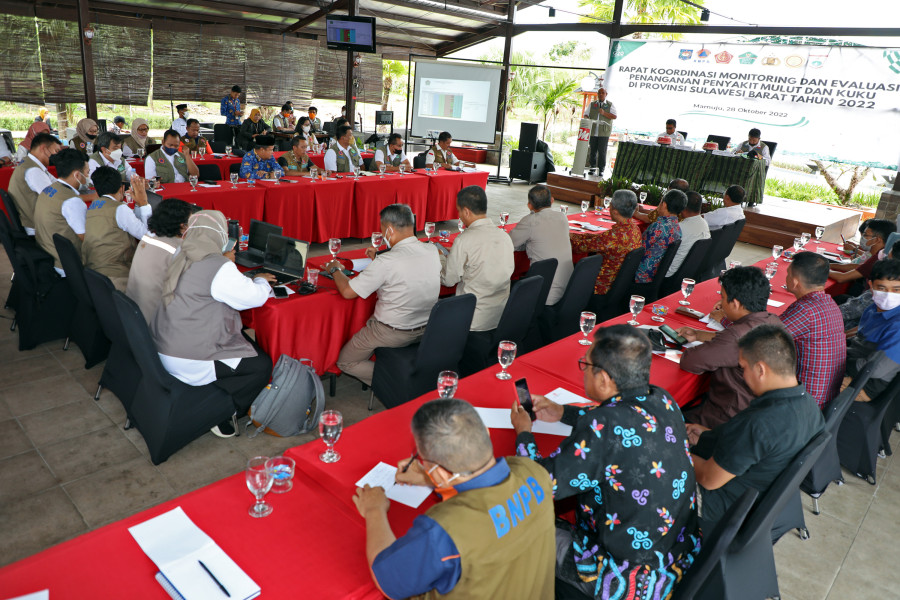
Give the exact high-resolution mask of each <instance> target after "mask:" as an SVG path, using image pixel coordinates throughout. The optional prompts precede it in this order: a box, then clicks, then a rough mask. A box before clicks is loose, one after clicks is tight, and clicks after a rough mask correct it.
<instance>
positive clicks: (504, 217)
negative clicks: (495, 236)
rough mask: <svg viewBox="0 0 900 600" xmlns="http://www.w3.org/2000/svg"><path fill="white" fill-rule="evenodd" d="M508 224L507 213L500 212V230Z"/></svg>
mask: <svg viewBox="0 0 900 600" xmlns="http://www.w3.org/2000/svg"><path fill="white" fill-rule="evenodd" d="M507 223H509V213H508V212H502V213H500V228H501V229H502V228H504V227H506V224H507Z"/></svg>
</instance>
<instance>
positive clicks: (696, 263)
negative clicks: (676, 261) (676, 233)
mask: <svg viewBox="0 0 900 600" xmlns="http://www.w3.org/2000/svg"><path fill="white" fill-rule="evenodd" d="M711 245H712V238H707V239H705V240H697V241H696V242H694V245H693V246H691V249H690V250H688V253H687V256H685V257H684V261H682V263H681V266H680V267H678V270H677V271H675V274H674V275H672V276H671V277H666V278H665V279H663V282H662V286H661V287H660V289H659V297H660V298H665V297H666V296H668V295H669V294H674V293H675V292H677V291H678V290H680V289H681V281H682V280H683V279H693V280H695V281H700V280H699V279H697V277H698V273H699V272H700V265H701V263H702V262H703V259H704V257H705V256H706V254H707V253H708V252H709V248H710V246H711Z"/></svg>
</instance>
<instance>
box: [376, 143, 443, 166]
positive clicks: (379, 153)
mask: <svg viewBox="0 0 900 600" xmlns="http://www.w3.org/2000/svg"><path fill="white" fill-rule="evenodd" d="M389 156H390V157H391V160H393V158H394V157H395V156H397V155H396V154H391V155H389ZM373 162H375V163H376V164H377V163H384V164H387V163H388V162H390V161H385V160H384V151H383V150H382V149H381V148H380V147H379V148H378V149H377V150H375V159H374V161H373ZM400 162H401V163H404V162H409V159H408V158H406V152H404V151H403V150H400ZM431 162H434V158H433V157H432V161H431Z"/></svg>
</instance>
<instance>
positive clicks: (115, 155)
mask: <svg viewBox="0 0 900 600" xmlns="http://www.w3.org/2000/svg"><path fill="white" fill-rule="evenodd" d="M120 158H122V149H121V148H119V149H118V150H113V151H112V152H110V153H109V160H111V161H112V162H118V161H119V159H120Z"/></svg>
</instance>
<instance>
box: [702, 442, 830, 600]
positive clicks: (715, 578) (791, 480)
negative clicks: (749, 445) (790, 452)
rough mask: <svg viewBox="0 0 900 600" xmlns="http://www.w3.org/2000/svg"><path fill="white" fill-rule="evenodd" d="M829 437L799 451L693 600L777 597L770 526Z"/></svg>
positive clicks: (753, 512) (795, 495)
mask: <svg viewBox="0 0 900 600" xmlns="http://www.w3.org/2000/svg"><path fill="white" fill-rule="evenodd" d="M829 437H831V434H830V433H828V432H827V431H822V432H820V433H819V434H818V435H816V436H815V437H814V438H813V439H812V440H811V441H810V442H809V443H808V444H807V445H806V446H805V447H804V448H803V450H801V451H800V452H799V453H798V454H797V456H796V457H795V458H794V460H793V461H791V463H790V464H789V465H788V466H787V467H786V468H785V469H784V471H782V472H781V475H779V476H778V478H776V479H775V481H774V482H773V483H772V485H771V486H769V489H768V490H766V492H765V493H764V494H763V495H762V496H761V498H760V499H759V501H758V502H757V504H756V506H755V507H754V508H753V510H752V512H751V513H750V516H749V517H748V518H747V520H746V521H745V522H744V525H743V526H742V527H741V529H740V531H739V532H738V534H737V536H736V537H735V539H734V541H733V542H732V543H731V546H730V547H729V548H728V550H727V552H725V555H724V556H723V557H722V559H721V561H720V562H719V564H718V565H717V566H716V567H715V568H714V569H713V573H712V575H711V576H710V577H709V579H708V580H707V583H706V585H704V586H703V588H702V589H701V591H700V592H699V593H697V594H696V595H695V596H694V598H696V600H743V599H745V598H754V599H756V598H775V597H778V596H779V592H778V576H777V574H776V571H775V555H774V553H773V551H772V545H773V540H772V526H773V524H774V523H775V520H776V518H778V516H779V515H780V514H781V513H782V511H783V510H784V508H785V506H787V504H788V502H790V501H791V500H793V499H794V498H796V497H797V494H798V491H797V486H799V485H800V481H801V480H802V479H803V478H804V477H805V476H806V473H807V472H808V471H809V469H810V468H811V466H812V465H813V464H814V463H815V461H816V460H817V459H818V458H819V455H820V454H821V453H822V450H823V449H824V448H825V444H827V442H828V438H829Z"/></svg>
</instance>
